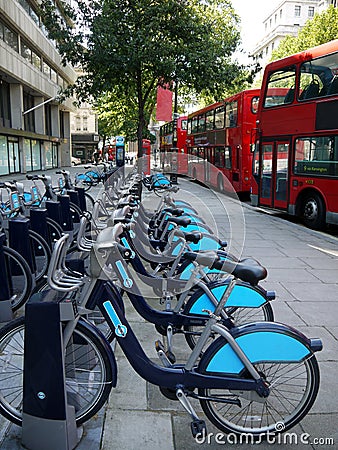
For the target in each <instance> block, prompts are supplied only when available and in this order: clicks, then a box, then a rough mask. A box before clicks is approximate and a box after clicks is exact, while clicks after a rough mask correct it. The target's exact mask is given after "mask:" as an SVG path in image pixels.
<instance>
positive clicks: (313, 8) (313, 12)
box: [308, 6, 315, 17]
mask: <svg viewBox="0 0 338 450" xmlns="http://www.w3.org/2000/svg"><path fill="white" fill-rule="evenodd" d="M314 15H315V7H314V6H309V11H308V16H309V17H313V16H314Z"/></svg>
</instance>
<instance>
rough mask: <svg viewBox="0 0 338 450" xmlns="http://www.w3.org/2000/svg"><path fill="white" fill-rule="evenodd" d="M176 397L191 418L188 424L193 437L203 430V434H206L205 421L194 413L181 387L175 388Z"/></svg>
mask: <svg viewBox="0 0 338 450" xmlns="http://www.w3.org/2000/svg"><path fill="white" fill-rule="evenodd" d="M176 397H177V399H178V400H179V402H180V403H181V405H182V406H183V408H184V409H185V410H186V411H187V413H188V414H189V415H190V417H191V418H192V422H191V424H190V427H191V433H192V435H193V437H196V436H197V435H198V434H201V433H203V431H204V432H205V435H206V434H207V427H206V424H205V421H204V420H202V419H200V418H199V417H198V415H197V414H196V412H195V410H194V408H193V407H192V405H191V403H190V402H189V400H188V398H187V396H186V395H185V393H184V392H183V390H182V389H181V388H179V389H177V390H176Z"/></svg>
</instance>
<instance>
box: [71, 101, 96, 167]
mask: <svg viewBox="0 0 338 450" xmlns="http://www.w3.org/2000/svg"><path fill="white" fill-rule="evenodd" d="M70 129H71V138H72V156H74V157H75V158H80V159H81V162H87V161H91V160H92V157H93V153H94V152H95V151H96V150H97V147H98V143H99V134H98V120H97V114H96V113H95V111H94V110H93V108H92V106H91V105H90V104H89V103H82V104H81V105H80V107H79V108H77V109H76V111H75V112H72V113H71V114H70Z"/></svg>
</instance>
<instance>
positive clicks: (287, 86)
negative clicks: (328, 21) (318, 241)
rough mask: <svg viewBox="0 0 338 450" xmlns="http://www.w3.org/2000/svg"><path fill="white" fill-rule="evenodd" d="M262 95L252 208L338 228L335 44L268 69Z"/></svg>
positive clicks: (318, 226)
mask: <svg viewBox="0 0 338 450" xmlns="http://www.w3.org/2000/svg"><path fill="white" fill-rule="evenodd" d="M276 92H277V93H279V95H274V93H276ZM261 93H262V94H261V100H260V103H259V108H258V117H257V118H258V122H257V124H258V126H257V133H256V137H257V139H256V144H255V154H254V159H253V168H252V170H253V180H252V195H251V200H252V204H253V205H255V206H258V205H262V206H266V207H271V208H274V209H280V210H284V211H286V212H288V213H289V214H292V215H297V216H299V217H301V218H302V220H303V222H304V223H305V224H306V225H307V226H309V227H311V228H314V229H321V228H323V227H325V225H326V224H330V223H331V224H338V121H337V117H338V40H335V41H331V42H329V43H327V44H324V45H321V46H318V47H315V48H312V49H309V50H306V51H304V52H301V53H298V54H295V55H292V56H289V57H287V58H283V59H281V60H279V61H274V62H272V63H270V64H268V65H267V66H266V68H265V72H264V77H263V82H262V87H261ZM282 93H283V95H282Z"/></svg>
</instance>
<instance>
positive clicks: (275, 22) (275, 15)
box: [275, 14, 277, 23]
mask: <svg viewBox="0 0 338 450" xmlns="http://www.w3.org/2000/svg"><path fill="white" fill-rule="evenodd" d="M275 23H277V14H275Z"/></svg>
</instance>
